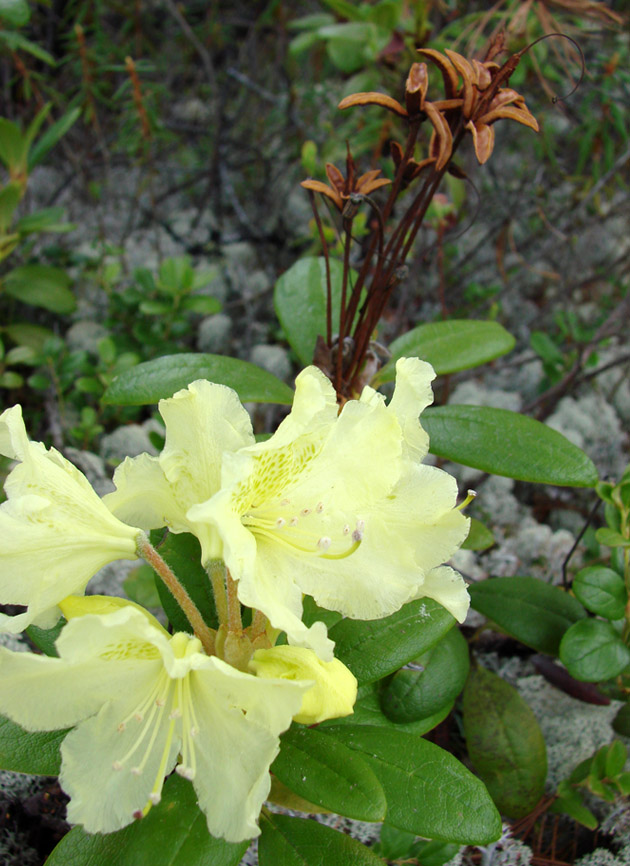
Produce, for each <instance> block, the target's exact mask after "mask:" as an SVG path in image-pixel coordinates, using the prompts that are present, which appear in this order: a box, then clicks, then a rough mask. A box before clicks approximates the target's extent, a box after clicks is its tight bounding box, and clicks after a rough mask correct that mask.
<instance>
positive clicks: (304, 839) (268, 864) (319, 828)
mask: <svg viewBox="0 0 630 866" xmlns="http://www.w3.org/2000/svg"><path fill="white" fill-rule="evenodd" d="M260 829H261V831H262V833H261V835H260V838H259V840H258V862H259V863H260V866H384V863H383V860H381V858H380V857H377V856H376V854H374V852H373V851H370V849H369V848H366V847H365V845H362V844H361V843H360V842H357V840H356V839H353V838H352V837H351V836H346V834H345V833H339V832H337V830H333V828H332V827H328V826H326V824H320V823H319V822H317V821H309V820H307V819H305V818H290V817H289V816H288V815H276V814H274V813H271V812H267V813H265V814H263V816H262V817H261V820H260ZM208 866H210V864H208ZM212 866H214V864H212Z"/></svg>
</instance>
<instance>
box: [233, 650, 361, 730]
mask: <svg viewBox="0 0 630 866" xmlns="http://www.w3.org/2000/svg"><path fill="white" fill-rule="evenodd" d="M249 667H250V669H251V670H253V671H254V673H255V674H256V676H258V677H273V678H277V679H282V680H291V681H294V682H295V681H300V680H312V681H313V682H314V685H313V686H311V688H310V689H309V690H308V691H307V692H306V693H305V695H304V697H303V699H302V706H301V707H300V711H299V713H297V714H296V715H295V716H293V718H294V719H295V721H296V722H300V723H301V724H303V725H315V724H317V723H319V722H323V721H325V720H326V719H338V718H340V717H341V716H349V715H350V714H351V713H353V712H354V710H353V707H354V703H355V701H356V699H357V680H356V677H355V676H354V674H353V673H351V671H349V670H348V668H347V667H346V666H345V665H344V663H343V662H341V661H339V659H333V660H332V661H331V662H323V661H322V660H321V659H320V658H318V656H316V655H315V653H314V652H313V651H312V650H309V649H305V648H304V647H297V646H286V645H285V646H274V647H271V649H259V650H256V652H255V653H254V656H253V658H252V659H251V661H250V663H249Z"/></svg>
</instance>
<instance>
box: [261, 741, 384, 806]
mask: <svg viewBox="0 0 630 866" xmlns="http://www.w3.org/2000/svg"><path fill="white" fill-rule="evenodd" d="M271 772H272V773H273V774H274V775H275V776H277V777H278V778H279V779H280V781H281V782H283V783H284V784H285V785H287V786H288V787H289V788H291V790H292V791H294V792H295V793H296V794H298V795H299V796H300V797H303V798H304V799H305V800H308V801H309V802H311V803H315V804H316V805H318V806H323V807H324V808H325V809H329V810H330V811H331V812H337V813H339V814H341V815H345V816H346V817H348V818H356V819H357V820H359V821H382V820H383V818H384V817H385V811H386V808H387V803H386V801H385V794H384V793H383V789H382V787H381V785H380V783H379V781H378V779H377V778H376V776H375V775H374V772H373V771H372V770H371V769H370V767H369V766H368V764H366V762H365V761H363V760H362V759H361V757H360V755H358V754H357V753H356V752H354V751H353V750H352V749H349V748H348V747H347V746H344V745H343V744H342V743H339V742H337V741H336V740H331V739H330V738H329V737H327V736H325V734H323V733H322V732H321V731H319V730H317V728H305V727H302V726H298V725H293V726H292V727H291V728H290V729H289V730H288V731H286V732H285V733H284V734H283V735H282V737H281V739H280V754H279V755H278V757H277V758H276V760H275V761H274V762H273V764H272V765H271Z"/></svg>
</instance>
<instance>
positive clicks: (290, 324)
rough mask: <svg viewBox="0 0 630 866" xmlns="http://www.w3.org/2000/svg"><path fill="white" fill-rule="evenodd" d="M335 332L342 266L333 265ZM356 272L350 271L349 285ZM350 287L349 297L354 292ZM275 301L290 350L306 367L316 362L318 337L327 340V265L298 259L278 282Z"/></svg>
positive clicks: (321, 259) (354, 278)
mask: <svg viewBox="0 0 630 866" xmlns="http://www.w3.org/2000/svg"><path fill="white" fill-rule="evenodd" d="M330 278H331V284H332V299H333V305H332V306H333V311H332V323H333V331H338V330H339V310H340V307H341V282H342V278H343V265H342V263H341V262H339V261H337V260H336V259H332V260H331V262H330ZM355 280H356V273H355V272H354V271H351V272H350V281H349V282H350V286H351V285H353V284H354V282H355ZM350 286H349V288H348V296H349V295H350V292H351V291H352V289H351V288H350ZM273 302H274V306H275V309H276V314H277V316H278V319H279V320H280V324H281V325H282V330H283V331H284V333H285V334H286V337H287V340H288V341H289V343H290V344H291V348H292V349H293V351H294V352H295V354H296V355H297V356H298V358H299V359H300V361H301V362H302V363H303V364H305V365H306V364H311V363H312V362H313V353H314V351H315V342H316V340H317V337H318V336H321V337H326V266H325V262H324V259H323V258H313V257H309V256H307V257H305V258H303V259H298V261H297V262H295V264H294V265H292V266H291V267H290V268H289V270H288V271H286V272H285V273H284V274H283V275H282V276H281V277H280V279H279V280H278V281H277V283H276V286H275V289H274V295H273Z"/></svg>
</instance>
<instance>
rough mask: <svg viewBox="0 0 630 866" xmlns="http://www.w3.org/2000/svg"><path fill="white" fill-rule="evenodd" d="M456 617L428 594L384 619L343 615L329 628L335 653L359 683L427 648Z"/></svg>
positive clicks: (397, 666) (377, 676) (377, 675)
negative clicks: (363, 619)
mask: <svg viewBox="0 0 630 866" xmlns="http://www.w3.org/2000/svg"><path fill="white" fill-rule="evenodd" d="M454 623H455V619H454V618H453V617H452V616H451V614H450V613H448V611H446V610H444V608H443V607H442V606H441V605H439V604H438V603H437V602H436V601H433V599H430V598H423V599H419V600H418V601H412V602H410V603H409V604H406V605H404V607H402V608H401V609H400V610H399V611H397V612H396V613H393V614H391V616H387V617H384V618H383V619H371V620H366V621H361V620H356V619H344V620H341V622H338V623H337V624H336V625H334V626H333V627H332V628H331V629H330V632H329V635H330V637H331V638H332V640H334V641H335V644H336V646H335V656H336V657H337V658H339V659H341V661H342V662H343V663H344V664H345V665H347V666H348V667H349V668H350V670H351V671H352V673H353V674H354V675H355V677H356V678H357V679H358V680H359V682H360V683H369V682H374V680H380V679H381V678H382V677H384V676H387V674H391V673H393V671H395V670H398V668H400V667H402V666H403V665H406V664H407V662H409V661H411V659H413V658H415V657H416V656H418V655H420V654H421V653H423V652H426V650H428V649H430V648H431V647H432V646H433V645H434V644H436V643H437V642H438V641H439V640H440V639H441V638H442V637H444V635H445V634H446V632H447V631H448V630H449V629H450V628H451V627H452V626H453V624H454Z"/></svg>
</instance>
